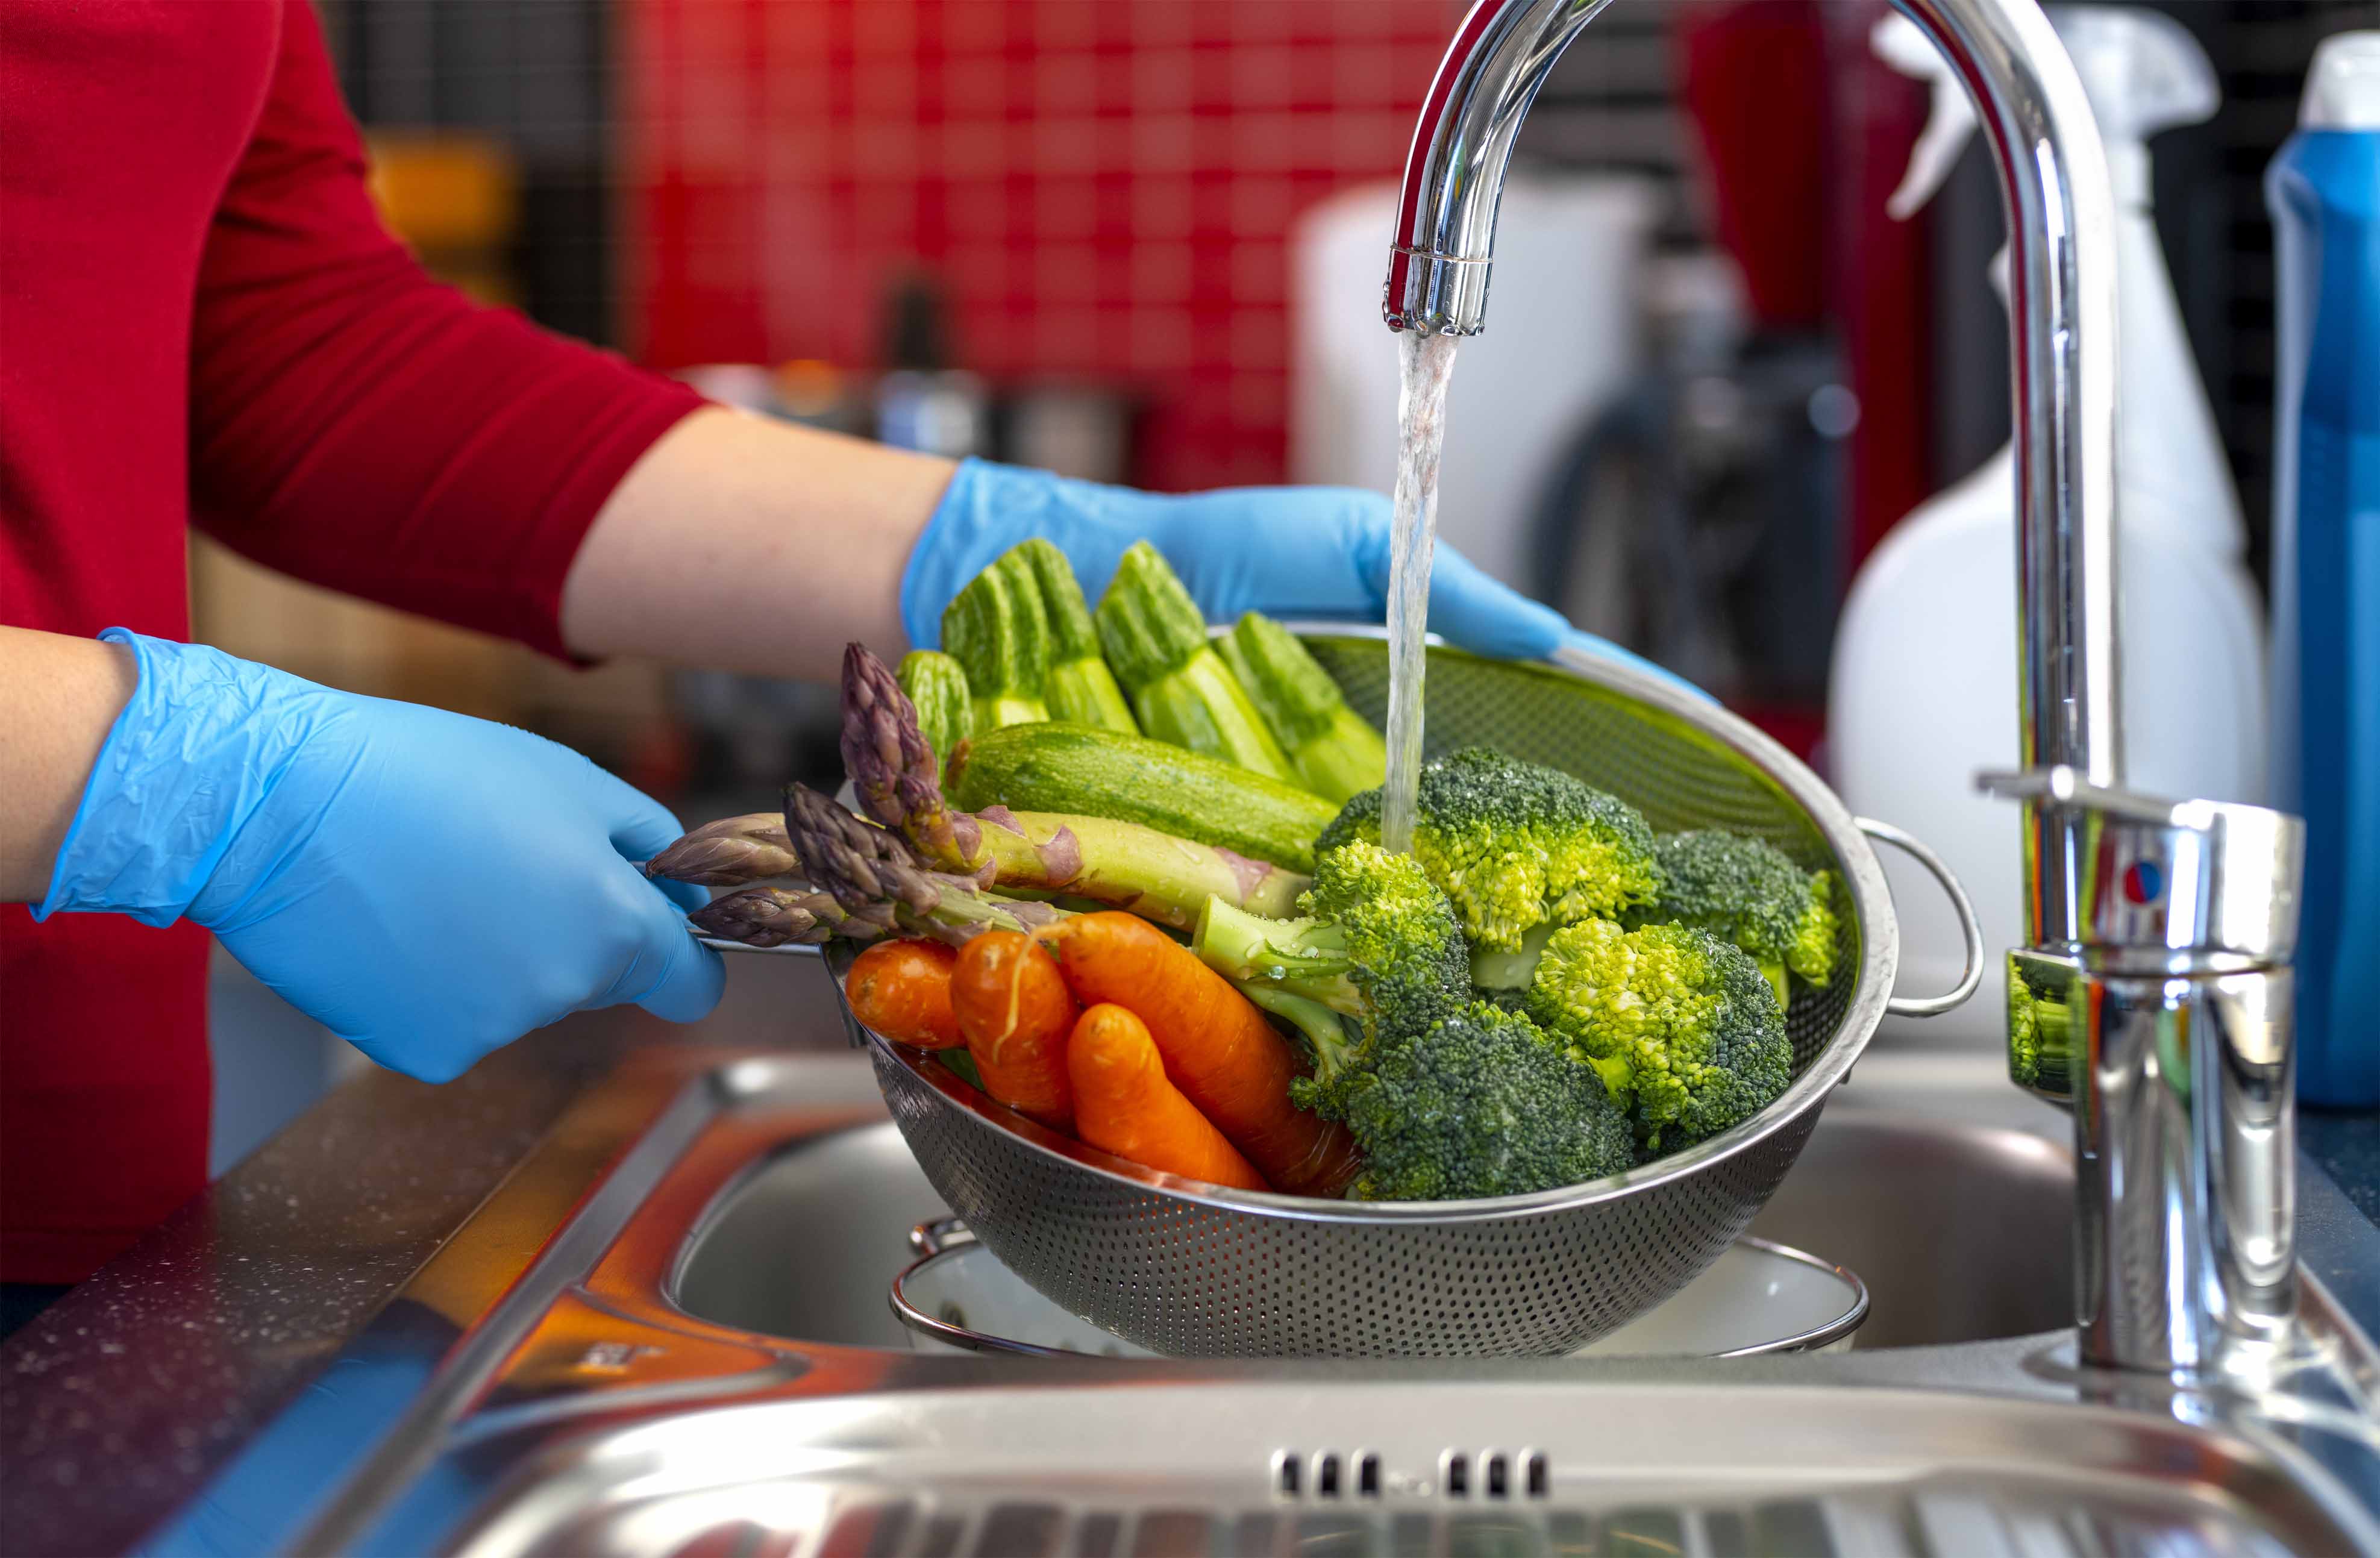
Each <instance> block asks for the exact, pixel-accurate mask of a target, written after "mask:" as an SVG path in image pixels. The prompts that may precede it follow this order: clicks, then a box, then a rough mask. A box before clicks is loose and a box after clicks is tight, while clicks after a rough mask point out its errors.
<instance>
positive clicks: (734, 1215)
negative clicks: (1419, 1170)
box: [674, 1110, 2074, 1350]
mask: <svg viewBox="0 0 2380 1558" xmlns="http://www.w3.org/2000/svg"><path fill="white" fill-rule="evenodd" d="M944 1210H945V1209H944V1208H943V1207H942V1205H941V1202H940V1201H939V1200H938V1199H937V1198H936V1197H935V1195H934V1191H933V1187H931V1186H929V1184H927V1182H926V1177H925V1175H924V1174H923V1173H921V1172H920V1171H919V1170H918V1168H917V1162H916V1160H915V1159H913V1158H911V1157H910V1155H909V1150H908V1149H907V1148H906V1147H905V1146H904V1145H903V1144H902V1141H901V1138H900V1135H899V1133H898V1132H897V1131H896V1130H895V1129H894V1127H893V1126H891V1125H890V1124H885V1125H874V1126H857V1127H854V1128H851V1129H847V1130H842V1131H837V1132H834V1133H833V1134H832V1135H829V1136H825V1137H818V1138H810V1139H808V1140H807V1141H804V1142H802V1143H800V1144H798V1145H796V1146H794V1147H792V1148H789V1149H787V1150H783V1151H782V1152H779V1153H778V1154H776V1155H775V1156H773V1157H771V1158H770V1159H769V1160H768V1161H767V1162H764V1163H763V1164H762V1165H761V1166H760V1167H759V1169H757V1170H756V1171H754V1172H753V1173H751V1174H750V1175H748V1176H747V1177H746V1178H745V1179H744V1180H743V1181H742V1182H741V1183H740V1184H739V1185H738V1186H737V1187H735V1188H734V1189H733V1190H731V1191H730V1192H729V1193H728V1195H727V1196H726V1197H725V1198H724V1199H722V1202H721V1203H720V1204H719V1205H718V1206H717V1207H716V1208H715V1209H714V1211H712V1213H711V1215H710V1216H709V1217H708V1218H706V1219H705V1220H704V1221H703V1223H702V1224H701V1226H700V1227H699V1228H698V1230H697V1232H696V1234H695V1235H694V1237H693V1238H692V1239H691V1240H690V1241H689V1242H688V1244H687V1246H686V1250H685V1252H684V1254H683V1256H682V1258H681V1259H680V1261H679V1263H678V1268H677V1272H676V1279H675V1284H674V1296H675V1297H676V1300H677V1302H678V1304H679V1306H680V1307H681V1308H684V1309H685V1310H686V1312H687V1313H689V1314H691V1315H694V1316H696V1317H698V1318H699V1319H702V1320H707V1321H712V1322H713V1323H715V1324H720V1325H727V1326H733V1327H735V1328H736V1329H738V1330H743V1331H753V1332H759V1333H762V1334H764V1335H771V1336H783V1337H789V1338H792V1339H795V1340H798V1341H809V1342H829V1343H833V1344H836V1345H844V1346H867V1347H901V1346H905V1345H907V1333H906V1332H905V1330H904V1329H903V1328H902V1326H901V1323H900V1321H897V1320H895V1319H894V1318H893V1317H892V1313H891V1311H890V1309H889V1308H887V1306H886V1303H885V1286H886V1284H888V1283H889V1282H891V1281H892V1274H893V1273H894V1272H898V1271H899V1270H900V1269H901V1268H902V1267H903V1266H904V1265H905V1264H906V1263H907V1262H908V1261H909V1260H910V1259H911V1258H912V1257H911V1255H910V1253H909V1249H908V1244H907V1234H908V1231H909V1229H911V1228H912V1227H914V1226H916V1225H917V1223H922V1222H924V1221H926V1220H927V1219H929V1218H932V1217H940V1216H942V1215H944ZM2073 1215H2074V1180H2073V1169H2072V1164H2071V1162H2070V1159H2069V1158H2068V1157H2067V1156H2066V1154H2065V1153H2064V1152H2063V1151H2062V1150H2060V1149H2058V1148H2057V1147H2054V1146H2052V1145H2050V1144H2049V1143H2047V1142H2046V1141H2044V1140H2042V1139H2040V1138H2037V1137H2034V1136H2030V1135H2026V1134H2023V1133H2022V1132H2018V1131H2014V1130H2008V1129H2003V1128H1996V1127H1989V1126H1969V1125H1961V1124H1957V1123H1954V1122H1950V1121H1944V1120H1926V1119H1920V1118H1914V1117H1911V1116H1908V1115H1904V1114H1878V1113H1875V1112H1870V1111H1864V1110H1844V1111H1841V1112H1840V1114H1838V1113H1837V1112H1835V1111H1832V1110H1830V1111H1829V1113H1828V1114H1827V1115H1825V1116H1823V1117H1822V1118H1821V1119H1820V1121H1819V1123H1818V1128H1817V1130H1816V1132H1815V1134H1814V1135H1813V1136H1812V1137H1811V1138H1810V1143H1809V1145H1808V1146H1807V1147H1805V1148H1804V1149H1803V1152H1802V1157H1801V1159H1800V1161H1799V1162H1797V1163H1796V1164H1795V1165H1794V1168H1793V1172H1792V1173H1791V1175H1787V1176H1786V1179H1785V1183H1784V1185H1783V1186H1782V1187H1780V1188H1779V1190H1778V1192H1777V1194H1776V1196H1775V1197H1774V1198H1773V1199H1771V1200H1770V1201H1769V1203H1768V1205H1767V1208H1766V1209H1765V1210H1764V1211H1762V1212H1761V1214H1760V1216H1759V1217H1758V1218H1757V1219H1755V1221H1754V1223H1753V1224H1752V1229H1751V1231H1752V1232H1753V1233H1754V1234H1755V1235H1759V1236H1761V1237H1764V1238H1769V1239H1774V1240H1776V1241H1777V1242H1779V1243H1780V1244H1786V1245H1791V1246H1792V1247H1793V1248H1798V1249H1805V1250H1808V1251H1809V1252H1811V1253H1812V1254H1814V1255H1818V1256H1822V1257H1824V1258H1826V1259H1827V1260H1833V1261H1837V1262H1840V1263H1841V1264H1843V1265H1845V1266H1848V1267H1850V1268H1851V1269H1852V1271H1854V1272H1858V1273H1859V1274H1860V1275H1861V1277H1862V1278H1863V1279H1864V1280H1865V1281H1866V1283H1867V1284H1868V1289H1869V1296H1870V1306H1871V1307H1870V1309H1869V1314H1868V1320H1867V1322H1866V1324H1865V1325H1864V1326H1863V1327H1862V1328H1861V1330H1860V1332H1859V1333H1858V1335H1857V1337H1856V1338H1855V1339H1854V1341H1853V1344H1852V1345H1854V1346H1856V1347H1858V1348H1860V1349H1862V1350H1869V1349H1873V1348H1876V1347H1906V1346H1928V1345H1941V1344H1945V1343H1955V1342H1976V1341H1986V1340H1989V1339H1991V1338H1994V1337H2001V1336H2023V1335H2031V1334H2034V1333H2038V1332H2044V1331H2053V1330H2056V1329H2058V1327H2060V1326H2063V1325H2067V1324H2070V1323H2071V1320H2070V1316H2071V1311H2072V1305H2073V1298H2072V1291H2073V1289H2072V1284H2071V1281H2070V1277H2069V1272H2070V1232H2069V1230H2070V1225H2071V1221H2072V1218H2073ZM1952 1228H1956V1229H1958V1230H1959V1236H1958V1237H1955V1238H1953V1237H1947V1236H1945V1230H1948V1229H1952ZM825 1252H832V1255H831V1257H829V1258H821V1257H822V1255H824V1253H825Z"/></svg>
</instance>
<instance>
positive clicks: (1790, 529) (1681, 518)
mask: <svg viewBox="0 0 2380 1558" xmlns="http://www.w3.org/2000/svg"><path fill="white" fill-rule="evenodd" d="M1651 274H1652V277H1653V281H1652V285H1651V286H1650V288H1649V297H1650V302H1649V307H1648V315H1649V318H1650V319H1651V321H1652V323H1653V330H1652V335H1653V338H1654V340H1655V342H1656V346H1655V350H1654V355H1655V361H1654V364H1653V366H1652V367H1650V368H1648V369H1647V370H1646V371H1645V372H1644V373H1643V374H1641V375H1640V376H1639V377H1637V378H1636V379H1635V380H1634V381H1633V383H1630V384H1628V385H1627V386H1626V387H1625V389H1624V390H1623V391H1622V392H1621V395H1620V396H1619V397H1618V398H1617V399H1616V400H1615V401H1614V402H1613V403H1612V405H1611V406H1610V407H1609V408H1608V409H1606V410H1604V411H1602V412H1601V413H1599V414H1597V415H1596V416H1594V417H1592V418H1590V419H1589V420H1587V421H1586V422H1585V424H1584V425H1583V426H1582V427H1581V428H1579V429H1578V430H1577V431H1576V432H1574V433H1573V438H1572V440H1571V441H1570V442H1569V443H1568V444H1565V445H1564V446H1563V447H1562V449H1561V451H1560V458H1559V459H1558V461H1557V462H1556V466H1555V469H1554V470H1553V472H1552V474H1551V476H1550V479H1549V480H1548V482H1547V484H1546V486H1545V488H1544V492H1543V497H1542V499H1541V501H1540V503H1539V505H1538V507H1537V510H1536V516H1535V528H1534V532H1533V554H1532V566H1531V569H1530V578H1531V579H1532V581H1533V582H1532V585H1531V588H1532V589H1533V590H1534V592H1536V593H1537V594H1538V595H1539V596H1540V597H1541V598H1543V599H1545V600H1547V601H1549V602H1552V603H1555V604H1557V605H1559V606H1560V607H1561V608H1562V609H1563V611H1564V613H1565V614H1566V615H1569V616H1570V617H1571V619H1572V620H1573V622H1575V623H1577V624H1578V625H1579V626H1580V627H1584V628H1585V629H1587V630H1588V631H1589V632H1593V633H1597V634H1600V635H1602V636H1603V637H1605V638H1607V639H1611V640H1612V641H1614V642H1615V643H1621V644H1624V645H1626V646H1628V647H1629V648H1631V649H1633V650H1635V651H1637V652H1639V653H1641V654H1644V655H1645V656H1647V657H1648V658H1650V659H1652V660H1655V661H1658V663H1661V664H1663V665H1666V666H1668V667H1670V669H1671V670H1674V671H1676V672H1677V673H1678V674H1679V675H1681V676H1685V677H1687V678H1688V679H1689V680H1692V681H1694V682H1696V683H1698V684H1700V685H1701V686H1703V687H1706V688H1710V689H1712V690H1713V691H1715V692H1718V693H1720V694H1722V695H1723V696H1725V697H1727V698H1728V699H1729V700H1730V701H1731V702H1733V703H1736V704H1738V705H1739V706H1741V707H1743V709H1744V710H1745V711H1746V712H1748V713H1752V714H1754V715H1755V717H1763V718H1764V723H1767V724H1770V725H1772V727H1773V728H1772V731H1771V734H1774V735H1776V736H1779V739H1781V740H1785V741H1786V742H1787V743H1788V744H1789V745H1792V746H1797V747H1802V748H1804V749H1806V746H1807V741H1808V737H1809V736H1810V734H1811V732H1812V731H1813V730H1814V729H1815V721H1814V720H1812V719H1811V718H1809V717H1808V716H1807V715H1805V714H1801V713H1800V711H1803V710H1808V709H1815V707H1816V705H1817V704H1818V702H1819V700H1821V699H1822V698H1823V697H1824V695H1825V691H1826V681H1827V661H1828V646H1829V644H1830V642H1831V639H1832V634H1833V626H1834V609H1835V596H1836V588H1837V584H1836V581H1837V580H1838V578H1840V521H1839V518H1838V516H1839V515H1840V513H1841V511H1842V493H1841V487H1842V464H1843V461H1842V452H1841V441H1842V440H1843V439H1844V438H1845V437H1846V436H1847V435H1848V434H1849V433H1850V432H1852V429H1853V428H1854V427H1856V426H1857V425H1858V421H1859V405H1858V401H1857V400H1856V399H1855V398H1854V397H1853V396H1852V393H1851V392H1850V391H1849V390H1848V389H1846V388H1845V387H1843V385H1842V383H1840V379H1841V376H1842V373H1841V363H1840V356H1839V354H1838V352H1837V351H1836V349H1835V348H1834V347H1833V345H1832V344H1831V343H1830V342H1829V341H1828V339H1827V338H1826V337H1825V336H1823V335H1819V334H1818V333H1816V332H1815V331H1812V330H1808V329H1796V328H1790V327H1786V328H1768V329H1759V328H1755V327H1754V326H1752V325H1751V324H1750V323H1748V322H1747V320H1746V319H1745V307H1744V299H1743V294H1742V284H1741V281H1740V278H1739V276H1738V273H1737V272H1736V269H1735V266H1734V264H1733V263H1732V262H1730V260H1729V259H1728V258H1727V257H1725V256H1724V255H1720V254H1717V253H1700V254H1683V255H1675V256H1668V257H1664V258H1663V259H1661V260H1658V261H1656V262H1654V264H1653V268H1652V273H1651Z"/></svg>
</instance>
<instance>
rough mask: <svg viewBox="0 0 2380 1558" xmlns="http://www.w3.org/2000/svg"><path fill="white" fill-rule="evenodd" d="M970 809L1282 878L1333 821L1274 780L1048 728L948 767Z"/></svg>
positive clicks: (995, 739)
mask: <svg viewBox="0 0 2380 1558" xmlns="http://www.w3.org/2000/svg"><path fill="white" fill-rule="evenodd" d="M950 786H951V798H952V799H953V801H954V802H955V803H956V804H957V805H959V806H961V807H963V808H965V809H966V810H969V811H981V810H982V809H984V808H986V807H988V806H1005V807H1008V808H1009V809H1012V810H1016V811H1071V812H1079V813H1082V814H1083V815H1085V816H1089V817H1112V818H1114V819H1116V820H1117V821H1119V822H1138V823H1140V824H1141V825H1143V826H1144V827H1150V828H1155V829H1156V830H1157V831H1158V832H1160V833H1167V834H1174V835H1175V836H1176V837H1179V838H1186V839H1190V840H1193V841H1195V842H1196V843H1199V844H1212V845H1217V846H1220V847H1222V848H1225V849H1229V850H1231V851H1232V852H1233V853H1234V854H1239V855H1245V856H1246V857H1247V858H1250V859H1252V860H1265V861H1269V862H1270V863H1271V864H1273V865H1276V866H1285V867H1287V868H1288V869H1290V870H1296V871H1310V870H1313V869H1314V840H1315V836H1316V835H1317V834H1319V833H1321V832H1322V830H1323V829H1324V828H1326V827H1328V826H1329V825H1330V822H1332V821H1333V820H1334V819H1336V818H1337V817H1338V815H1339V808H1338V807H1337V806H1335V805H1333V804H1332V803H1331V802H1330V801H1327V800H1324V799H1323V798H1322V797H1319V796H1317V795H1314V794H1311V793H1309V792H1307V791H1305V790H1301V789H1299V788H1298V787H1297V786H1295V785H1290V784H1287V783H1284V782H1283V781H1281V780H1279V779H1272V778H1268V777H1267V776H1266V775H1264V774H1261V773H1250V772H1249V771H1248V770H1246V769H1245V768H1240V767H1237V766H1235V765H1234V764H1232V763H1228V762H1224V761H1221V760H1220V759H1219V758H1210V757H1207V756H1204V755H1202V754H1200V753H1197V752H1193V751H1189V750H1186V749H1184V748H1180V747H1173V746H1169V745H1167V744H1166V743H1165V742H1162V741H1153V740H1151V739H1149V738H1148V737H1147V736H1126V735H1124V734H1123V733H1122V732H1121V731H1113V730H1099V729H1095V728H1093V727H1092V726H1089V725H1079V724H1061V723H1057V722H1051V723H1050V724H1016V725H1003V726H1002V727H1001V728H1000V729H997V730H988V731H985V732H983V733H982V734H980V735H978V736H976V737H974V738H973V739H972V740H970V741H968V742H967V743H966V744H965V745H964V746H962V747H961V748H960V749H958V750H957V751H956V752H955V753H953V754H952V757H951V762H950Z"/></svg>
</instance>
